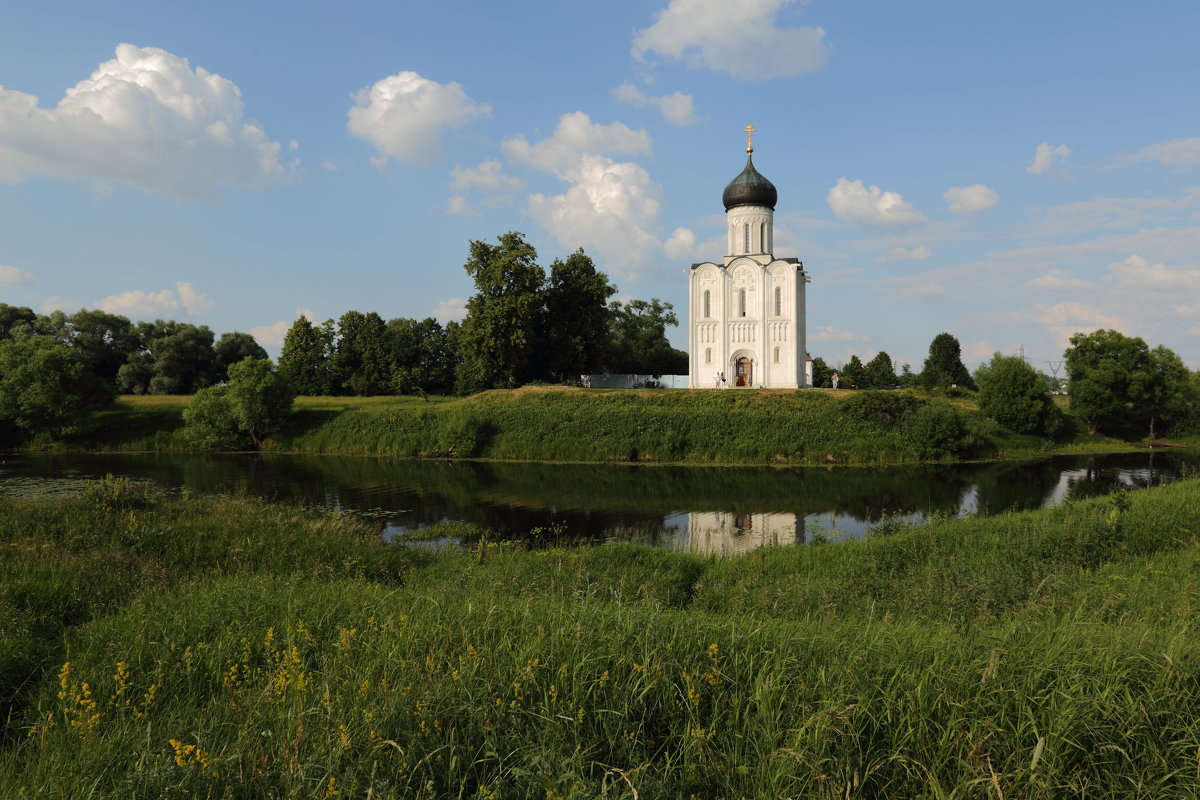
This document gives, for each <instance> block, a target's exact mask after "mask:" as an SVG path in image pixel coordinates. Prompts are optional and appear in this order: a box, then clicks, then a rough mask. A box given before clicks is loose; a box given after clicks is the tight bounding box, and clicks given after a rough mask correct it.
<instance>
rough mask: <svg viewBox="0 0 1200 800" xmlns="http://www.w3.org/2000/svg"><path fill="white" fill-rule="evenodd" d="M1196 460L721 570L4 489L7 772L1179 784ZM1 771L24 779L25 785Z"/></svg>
mask: <svg viewBox="0 0 1200 800" xmlns="http://www.w3.org/2000/svg"><path fill="white" fill-rule="evenodd" d="M1197 509H1200V482H1197V481H1186V482H1181V483H1178V484H1174V485H1171V486H1166V487H1161V488H1156V489H1150V490H1143V491H1139V492H1134V493H1130V494H1123V495H1117V496H1115V497H1110V498H1104V499H1098V500H1093V501H1082V502H1078V503H1071V504H1068V505H1066V506H1063V507H1060V508H1056V509H1049V510H1045V511H1039V512H1031V513H1022V514H1009V515H1002V516H999V517H993V518H987V519H969V520H938V521H935V522H934V523H933V524H931V525H927V526H921V527H917V528H912V529H899V530H896V529H889V530H887V531H880V532H879V533H878V534H877V535H876V536H874V537H873V538H871V539H869V540H867V541H863V542H847V543H843V544H838V545H823V546H810V547H794V548H779V549H771V550H763V551H759V552H756V553H752V554H750V555H748V556H744V557H741V558H736V559H730V560H727V561H715V560H711V559H707V558H701V557H697V556H691V555H688V554H681V553H668V552H662V551H653V550H646V549H641V548H637V547H632V546H605V547H598V548H589V549H575V550H546V551H532V552H527V551H524V550H522V549H520V548H515V547H508V546H503V545H496V544H493V545H490V546H485V547H484V548H483V549H482V550H480V551H476V552H471V553H462V554H432V553H423V552H420V551H411V550H401V549H396V548H392V547H390V546H387V545H385V544H383V543H381V542H380V541H379V540H378V537H377V530H375V529H374V528H372V527H370V526H369V525H368V524H366V523H364V522H360V521H357V520H355V519H353V518H350V517H346V516H340V515H333V516H320V517H316V516H311V515H308V514H305V513H302V512H299V511H296V510H293V509H288V508H281V507H277V506H271V505H266V504H262V503H258V502H253V501H248V500H237V499H230V498H220V497H216V498H214V497H192V498H188V497H170V496H165V495H160V494H155V493H147V492H145V491H141V490H138V489H136V487H130V486H128V485H126V484H112V483H110V484H107V485H104V486H100V487H98V488H96V487H94V488H92V489H91V490H90V495H89V496H88V497H85V498H81V499H75V500H72V499H58V500H57V501H55V502H52V503H51V502H44V501H42V502H37V501H25V500H13V499H4V498H0V548H3V558H0V587H2V594H0V619H3V621H4V625H3V626H0V697H2V698H3V700H4V702H5V703H6V705H7V706H8V708H9V710H10V713H6V714H5V719H6V723H5V724H6V727H5V731H4V737H3V739H2V740H0V786H4V787H6V792H7V793H8V794H9V795H13V796H27V797H72V798H99V797H214V798H216V797H235V796H236V797H289V798H290V797H296V798H299V797H305V798H307V797H359V798H362V797H371V798H377V799H382V798H400V797H404V798H408V797H472V798H509V797H513V798H517V797H520V798H525V797H529V798H533V797H536V798H539V800H541V799H542V798H559V797H562V798H575V797H579V798H582V797H589V798H591V797H600V796H607V797H613V798H617V797H622V798H632V797H634V796H635V791H636V793H637V796H640V797H643V798H644V797H688V796H689V795H692V794H694V795H696V796H697V797H704V798H717V797H724V798H737V797H830V798H833V797H846V796H849V797H953V798H966V797H1000V796H1003V797H1034V798H1042V797H1045V798H1061V797H1146V798H1150V797H1155V798H1157V797H1188V796H1195V795H1197V794H1198V793H1200V635H1198V634H1197V631H1196V629H1195V624H1194V619H1195V618H1196V617H1197V613H1198V612H1200V577H1198V576H1200V511H1197ZM22 789H23V790H24V794H23V795H20V794H19V792H20V791H21V790H22Z"/></svg>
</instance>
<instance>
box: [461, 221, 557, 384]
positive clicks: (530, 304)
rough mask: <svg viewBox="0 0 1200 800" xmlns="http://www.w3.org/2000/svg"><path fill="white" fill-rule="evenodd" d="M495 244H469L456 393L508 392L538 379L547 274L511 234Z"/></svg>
mask: <svg viewBox="0 0 1200 800" xmlns="http://www.w3.org/2000/svg"><path fill="white" fill-rule="evenodd" d="M498 241H499V243H498V244H494V245H493V244H488V243H487V242H481V241H472V242H471V245H470V257H469V258H468V259H467V263H466V264H465V265H464V269H466V271H467V274H468V275H470V276H471V279H472V280H474V281H475V294H474V295H472V297H471V299H470V300H468V301H467V317H466V319H464V320H463V323H462V329H461V336H460V350H459V352H460V355H461V363H460V365H459V370H458V376H457V387H458V389H459V391H461V392H464V393H468V392H474V391H479V390H482V389H493V388H505V389H511V388H514V387H516V386H520V385H521V384H523V383H525V382H527V381H529V380H530V379H531V378H533V377H534V376H535V375H536V374H537V364H536V363H535V361H534V356H535V354H536V352H537V343H538V342H537V338H538V337H537V334H538V329H539V327H540V326H541V324H542V317H543V313H544V308H545V306H544V297H543V295H542V286H543V284H544V283H545V280H546V273H545V272H544V271H543V270H542V268H541V267H540V266H538V263H537V251H536V250H535V249H534V248H533V245H531V244H529V243H528V242H526V241H525V238H524V237H523V236H522V235H521V234H520V233H516V232H515V231H510V232H508V233H506V234H503V235H502V236H500V237H499V240H498Z"/></svg>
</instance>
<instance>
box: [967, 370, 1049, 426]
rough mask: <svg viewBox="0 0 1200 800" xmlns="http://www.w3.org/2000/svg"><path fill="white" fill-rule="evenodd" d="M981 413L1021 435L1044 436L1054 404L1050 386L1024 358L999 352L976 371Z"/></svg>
mask: <svg viewBox="0 0 1200 800" xmlns="http://www.w3.org/2000/svg"><path fill="white" fill-rule="evenodd" d="M975 382H976V383H977V384H978V385H979V410H980V411H982V412H983V413H984V414H985V415H987V416H989V417H991V418H992V419H994V420H996V421H997V422H999V423H1000V424H1001V425H1003V426H1004V427H1006V428H1008V429H1009V430H1011V431H1015V432H1017V433H1031V434H1033V433H1044V432H1045V431H1046V421H1047V419H1048V418H1049V415H1050V410H1051V407H1052V406H1053V402H1052V401H1051V399H1050V394H1049V393H1048V392H1047V391H1046V384H1045V383H1044V382H1043V381H1042V379H1041V376H1040V375H1038V372H1037V370H1035V369H1034V368H1033V367H1031V366H1030V365H1029V364H1028V363H1027V362H1026V361H1025V359H1023V358H1018V357H1016V356H1003V355H1000V354H999V353H996V354H995V355H993V356H992V360H991V361H989V362H986V363H984V364H982V365H980V367H979V369H977V370H976V371H975Z"/></svg>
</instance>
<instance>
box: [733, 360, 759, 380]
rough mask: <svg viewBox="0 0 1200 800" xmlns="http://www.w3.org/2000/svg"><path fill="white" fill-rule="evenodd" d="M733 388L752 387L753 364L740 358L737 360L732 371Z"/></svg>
mask: <svg viewBox="0 0 1200 800" xmlns="http://www.w3.org/2000/svg"><path fill="white" fill-rule="evenodd" d="M733 375H734V381H733V385H734V386H753V385H754V362H753V361H751V360H750V359H748V358H746V357H745V356H742V357H741V358H739V359H738V360H737V363H736V364H735V365H734V370H733Z"/></svg>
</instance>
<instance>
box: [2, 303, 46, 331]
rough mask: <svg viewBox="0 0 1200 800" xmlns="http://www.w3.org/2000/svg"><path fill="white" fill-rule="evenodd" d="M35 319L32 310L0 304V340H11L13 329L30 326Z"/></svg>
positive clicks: (35, 315)
mask: <svg viewBox="0 0 1200 800" xmlns="http://www.w3.org/2000/svg"><path fill="white" fill-rule="evenodd" d="M35 319H37V314H36V313H35V312H34V310H33V309H32V308H26V307H25V306H10V305H9V304H8V303H0V339H9V338H11V337H12V330H13V328H14V327H17V326H32V325H33V321H34V320H35Z"/></svg>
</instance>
